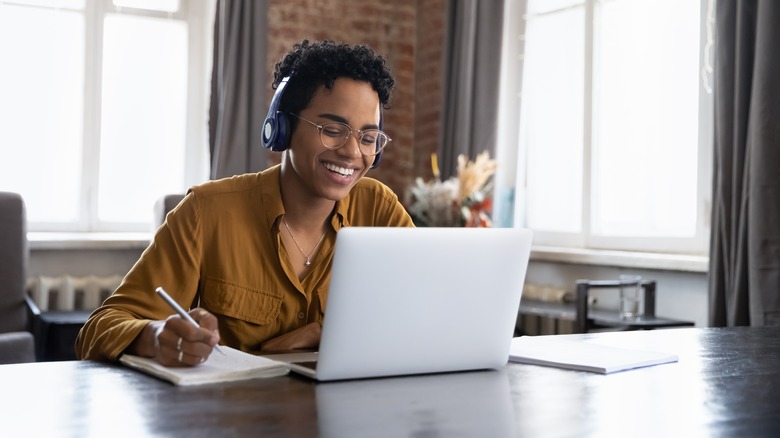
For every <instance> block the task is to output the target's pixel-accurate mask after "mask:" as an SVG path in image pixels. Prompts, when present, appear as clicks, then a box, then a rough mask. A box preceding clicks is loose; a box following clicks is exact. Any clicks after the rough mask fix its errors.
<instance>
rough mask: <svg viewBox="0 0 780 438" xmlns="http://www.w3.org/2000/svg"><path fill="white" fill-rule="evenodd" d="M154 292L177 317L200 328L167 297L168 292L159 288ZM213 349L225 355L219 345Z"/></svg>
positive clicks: (177, 304)
mask: <svg viewBox="0 0 780 438" xmlns="http://www.w3.org/2000/svg"><path fill="white" fill-rule="evenodd" d="M156 291H157V295H159V296H161V297H162V299H164V300H165V302H166V303H168V305H169V306H171V307H172V308H173V310H175V311H176V313H178V314H179V316H181V317H182V318H184V319H185V320H187V321H189V322H190V324H192V325H194V326H195V327H197V328H200V324H198V322H197V321H195V320H194V319H192V317H191V316H190V314H189V313H187V312H186V311H185V310H184V309H182V308H181V306H180V305H179V303H177V302H176V301H174V300H173V298H171V296H170V295H168V292H165V289H163V288H161V287H158V288H157V289H156ZM214 349H215V350H217V351H219V352H220V353H222V354H225V352H224V351H222V349H221V348H219V345H215V346H214Z"/></svg>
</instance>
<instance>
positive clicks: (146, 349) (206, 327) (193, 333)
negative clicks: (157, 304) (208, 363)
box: [128, 308, 219, 367]
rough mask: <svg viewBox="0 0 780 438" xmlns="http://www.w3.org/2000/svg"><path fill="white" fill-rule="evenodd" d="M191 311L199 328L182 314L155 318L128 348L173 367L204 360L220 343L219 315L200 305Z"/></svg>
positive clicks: (196, 363)
mask: <svg viewBox="0 0 780 438" xmlns="http://www.w3.org/2000/svg"><path fill="white" fill-rule="evenodd" d="M189 314H190V316H192V318H193V319H194V320H195V321H196V322H197V323H198V325H200V328H198V327H195V326H194V325H192V324H191V323H189V322H188V321H185V320H184V319H183V318H182V317H180V316H179V315H171V316H169V317H168V318H166V319H165V320H163V321H152V322H150V323H149V324H147V325H146V327H144V329H143V331H142V332H141V334H139V335H138V337H137V338H136V339H135V341H133V343H132V344H131V345H130V347H129V348H128V351H129V352H130V353H132V354H135V355H138V356H143V357H152V358H155V359H156V360H157V361H158V362H160V364H162V365H165V366H170V367H181V366H194V365H198V364H200V363H202V362H204V361H205V360H206V359H207V358H208V357H209V355H210V354H211V352H212V350H213V349H214V346H215V345H217V343H219V331H218V326H217V318H216V317H215V316H214V315H212V314H211V313H209V312H207V311H206V310H203V309H201V308H196V309H192V310H191V311H190V312H189Z"/></svg>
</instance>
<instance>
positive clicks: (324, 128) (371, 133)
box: [288, 113, 392, 156]
mask: <svg viewBox="0 0 780 438" xmlns="http://www.w3.org/2000/svg"><path fill="white" fill-rule="evenodd" d="M288 114H290V115H291V116H293V117H296V118H298V119H301V120H303V121H304V122H306V123H309V124H310V125H312V126H314V127H316V128H317V130H318V131H320V141H321V142H322V145H323V146H325V147H326V148H327V149H338V148H340V147H342V146H344V145H345V144H346V143H347V140H349V136H350V135H354V136H355V138H356V139H357V141H358V142H357V143H358V146H359V147H360V153H362V154H363V155H366V156H373V155H377V154H378V153H379V152H381V151H382V149H384V148H385V146H387V143H388V142H390V141H391V140H392V139H391V138H390V137H388V136H387V134H385V133H384V132H382V131H380V130H378V129H352V128H351V127H349V125H346V124H344V123H340V122H331V123H325V124H322V125H318V124H316V123H314V122H312V121H311V120H306V119H304V118H303V117H301V116H299V115H297V114H293V113H288Z"/></svg>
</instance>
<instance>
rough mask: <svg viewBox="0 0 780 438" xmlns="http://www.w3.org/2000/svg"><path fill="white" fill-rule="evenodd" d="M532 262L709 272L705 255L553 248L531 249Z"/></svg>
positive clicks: (540, 247)
mask: <svg viewBox="0 0 780 438" xmlns="http://www.w3.org/2000/svg"><path fill="white" fill-rule="evenodd" d="M531 261H543V262H557V263H570V264H578V265H595V266H614V267H618V268H639V269H654V270H660V271H682V272H701V273H705V272H707V271H709V257H707V256H697V255H683V254H660V253H648V252H633V251H612V250H604V249H582V248H564V247H553V246H535V247H533V249H532V250H531Z"/></svg>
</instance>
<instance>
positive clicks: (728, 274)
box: [709, 0, 780, 326]
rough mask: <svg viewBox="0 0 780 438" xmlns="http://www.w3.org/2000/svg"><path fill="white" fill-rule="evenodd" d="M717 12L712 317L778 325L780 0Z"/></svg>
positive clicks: (732, 4)
mask: <svg viewBox="0 0 780 438" xmlns="http://www.w3.org/2000/svg"><path fill="white" fill-rule="evenodd" d="M716 14H717V15H716V26H717V30H716V47H717V52H716V60H715V62H716V64H715V89H714V93H715V95H714V98H715V151H714V152H715V153H714V158H715V159H714V165H715V168H714V173H713V175H714V181H713V183H714V184H713V214H712V240H711V249H710V272H709V273H710V278H709V289H710V314H709V317H710V318H709V319H710V321H709V322H710V325H712V326H738V325H752V326H764V325H772V326H780V80H779V79H778V78H780V47H779V46H778V43H780V2H778V1H776V0H728V1H719V2H718V3H717V12H716Z"/></svg>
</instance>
